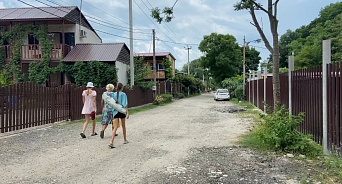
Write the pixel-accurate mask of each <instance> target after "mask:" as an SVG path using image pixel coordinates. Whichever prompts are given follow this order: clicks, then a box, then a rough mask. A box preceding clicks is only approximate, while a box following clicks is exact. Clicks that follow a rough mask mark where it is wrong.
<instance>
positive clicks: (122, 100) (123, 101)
mask: <svg viewBox="0 0 342 184" xmlns="http://www.w3.org/2000/svg"><path fill="white" fill-rule="evenodd" d="M123 88H124V86H123V85H122V83H118V85H117V88H116V91H117V92H116V93H114V100H115V101H116V103H118V104H120V105H122V106H123V107H124V108H125V109H126V114H123V113H120V112H118V111H117V110H115V109H114V113H113V114H114V129H113V132H112V140H111V142H110V144H109V145H108V146H109V147H110V148H115V146H114V137H115V134H116V130H117V129H118V126H119V119H120V120H121V126H122V133H123V138H124V144H128V141H127V138H126V125H125V120H126V119H125V118H127V119H128V118H129V112H128V107H127V105H128V101H127V95H126V94H125V93H124V92H122V91H123Z"/></svg>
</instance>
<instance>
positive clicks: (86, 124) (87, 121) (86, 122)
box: [82, 114, 90, 133]
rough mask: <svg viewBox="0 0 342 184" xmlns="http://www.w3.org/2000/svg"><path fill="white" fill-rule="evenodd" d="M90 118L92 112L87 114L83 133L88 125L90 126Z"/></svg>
mask: <svg viewBox="0 0 342 184" xmlns="http://www.w3.org/2000/svg"><path fill="white" fill-rule="evenodd" d="M89 118H90V114H85V119H86V121H85V122H84V125H83V129H82V133H84V132H85V130H86V128H87V126H88V123H89Z"/></svg>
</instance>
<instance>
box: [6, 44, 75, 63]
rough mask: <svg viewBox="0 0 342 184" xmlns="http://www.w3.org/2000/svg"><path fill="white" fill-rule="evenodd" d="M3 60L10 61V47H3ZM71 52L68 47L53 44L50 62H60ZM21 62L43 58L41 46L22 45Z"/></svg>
mask: <svg viewBox="0 0 342 184" xmlns="http://www.w3.org/2000/svg"><path fill="white" fill-rule="evenodd" d="M4 47H5V60H8V59H11V58H12V56H13V54H12V51H11V46H10V45H5V46H4ZM70 50H71V47H70V46H69V45H64V48H63V44H54V45H53V48H52V50H51V53H50V58H51V60H60V59H61V58H64V57H65V56H66V55H67V54H68V53H69V52H70ZM20 54H21V60H40V59H42V57H43V51H42V46H41V45H37V44H32V45H22V46H21V50H20Z"/></svg>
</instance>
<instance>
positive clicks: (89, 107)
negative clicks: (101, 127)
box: [80, 82, 97, 138]
mask: <svg viewBox="0 0 342 184" xmlns="http://www.w3.org/2000/svg"><path fill="white" fill-rule="evenodd" d="M86 87H87V89H86V90H84V91H83V93H82V100H83V109H82V114H84V116H85V119H86V121H85V122H84V125H83V129H82V133H81V134H80V135H81V137H82V138H86V136H85V135H84V132H85V130H86V128H87V126H88V123H89V119H90V115H93V117H92V120H93V130H92V134H91V136H94V135H97V133H96V132H95V114H96V111H97V110H96V91H94V90H93V87H94V85H93V83H92V82H88V84H87V86H86Z"/></svg>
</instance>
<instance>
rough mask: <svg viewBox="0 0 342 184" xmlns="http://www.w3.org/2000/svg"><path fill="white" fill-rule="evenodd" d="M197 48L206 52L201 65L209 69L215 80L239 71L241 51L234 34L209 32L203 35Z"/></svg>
mask: <svg viewBox="0 0 342 184" xmlns="http://www.w3.org/2000/svg"><path fill="white" fill-rule="evenodd" d="M199 50H200V51H201V52H204V53H206V55H205V56H203V57H202V59H201V65H202V66H203V67H204V68H208V69H209V70H210V72H211V75H212V76H213V78H214V80H215V81H216V82H221V81H222V80H224V79H225V78H230V77H232V76H234V75H236V74H238V73H239V72H241V71H240V70H239V68H240V66H241V61H242V52H241V48H240V47H239V45H238V43H237V42H236V39H235V37H234V36H232V35H229V34H227V35H223V34H217V33H211V35H206V36H204V39H203V40H202V41H201V43H200V46H199Z"/></svg>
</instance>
